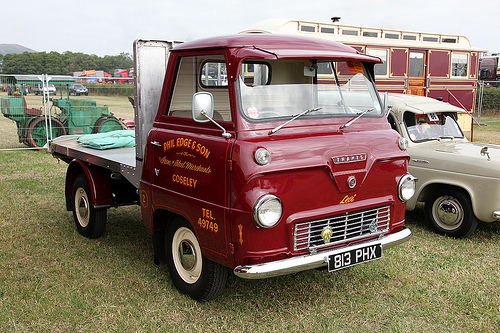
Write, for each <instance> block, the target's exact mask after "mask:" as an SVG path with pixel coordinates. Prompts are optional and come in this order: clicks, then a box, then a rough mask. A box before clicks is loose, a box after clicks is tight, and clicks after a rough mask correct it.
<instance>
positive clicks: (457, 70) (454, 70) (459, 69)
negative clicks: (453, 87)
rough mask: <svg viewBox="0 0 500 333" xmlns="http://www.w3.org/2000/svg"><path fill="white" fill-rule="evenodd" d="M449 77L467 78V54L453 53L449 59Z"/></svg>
mask: <svg viewBox="0 0 500 333" xmlns="http://www.w3.org/2000/svg"><path fill="white" fill-rule="evenodd" d="M451 76H458V77H466V76H467V54H465V53H453V55H452V57H451Z"/></svg>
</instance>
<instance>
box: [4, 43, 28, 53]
mask: <svg viewBox="0 0 500 333" xmlns="http://www.w3.org/2000/svg"><path fill="white" fill-rule="evenodd" d="M24 52H36V51H35V50H32V49H30V48H27V47H25V46H22V45H19V44H0V54H4V55H5V54H8V53H15V54H19V53H24Z"/></svg>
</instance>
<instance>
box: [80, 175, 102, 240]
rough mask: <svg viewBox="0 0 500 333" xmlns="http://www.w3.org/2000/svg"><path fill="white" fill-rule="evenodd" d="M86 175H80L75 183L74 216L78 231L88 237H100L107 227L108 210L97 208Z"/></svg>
mask: <svg viewBox="0 0 500 333" xmlns="http://www.w3.org/2000/svg"><path fill="white" fill-rule="evenodd" d="M90 195H91V194H90V186H89V183H88V181H87V177H85V175H83V174H82V175H79V176H78V177H76V179H75V183H74V185H73V218H74V219H75V224H76V229H77V230H78V232H79V233H80V234H81V235H82V236H85V237H88V238H99V237H101V236H102V235H103V233H104V230H105V229H106V219H107V210H106V209H95V208H94V206H92V201H91V197H90Z"/></svg>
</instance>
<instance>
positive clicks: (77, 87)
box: [68, 83, 89, 96]
mask: <svg viewBox="0 0 500 333" xmlns="http://www.w3.org/2000/svg"><path fill="white" fill-rule="evenodd" d="M68 89H69V94H70V95H71V94H73V95H75V96H80V95H85V96H88V94H89V90H88V89H87V87H85V86H84V85H83V84H79V83H75V84H72V85H70V86H69V88H68Z"/></svg>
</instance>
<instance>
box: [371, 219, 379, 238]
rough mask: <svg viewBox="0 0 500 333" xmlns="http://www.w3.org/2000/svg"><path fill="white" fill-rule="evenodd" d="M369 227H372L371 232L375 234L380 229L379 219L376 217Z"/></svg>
mask: <svg viewBox="0 0 500 333" xmlns="http://www.w3.org/2000/svg"><path fill="white" fill-rule="evenodd" d="M369 228H370V232H371V233H372V234H374V233H376V232H377V231H378V224H377V220H376V219H374V220H373V221H372V222H371V223H370V225H369Z"/></svg>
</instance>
